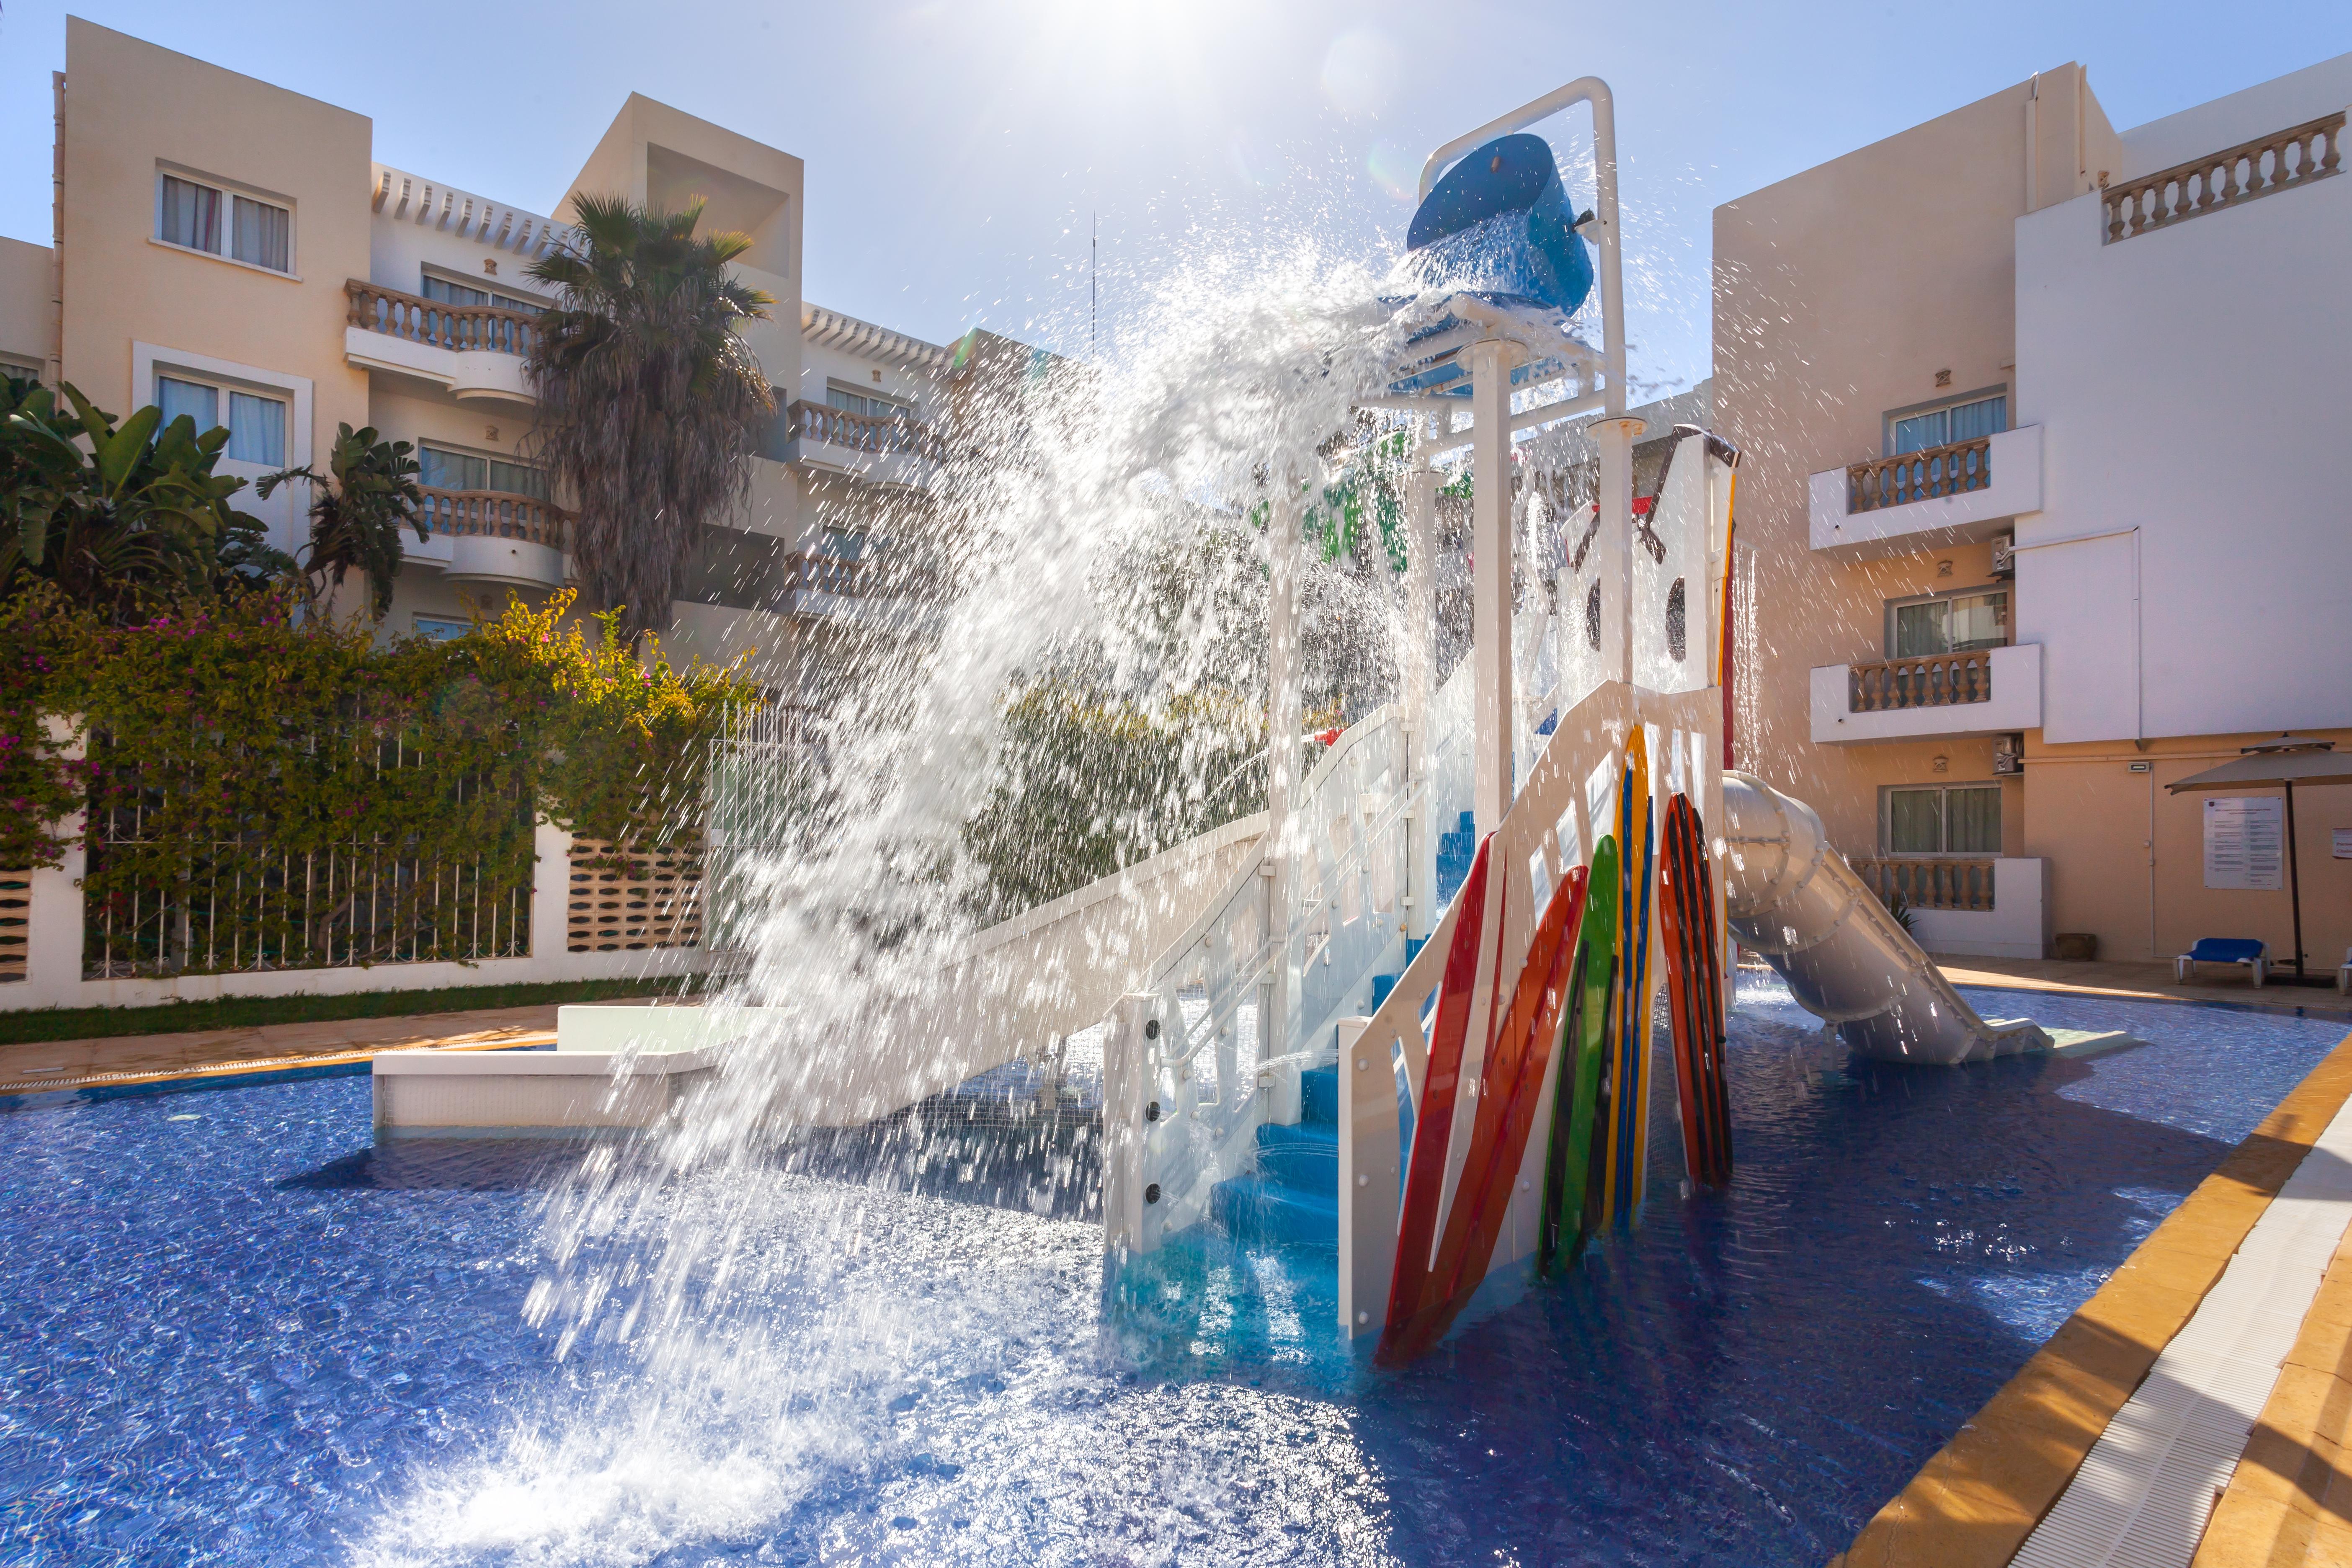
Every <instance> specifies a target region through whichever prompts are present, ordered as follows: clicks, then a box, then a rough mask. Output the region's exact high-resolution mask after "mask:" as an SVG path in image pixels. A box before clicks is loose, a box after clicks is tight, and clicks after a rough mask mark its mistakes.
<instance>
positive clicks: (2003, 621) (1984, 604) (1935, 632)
mask: <svg viewBox="0 0 2352 1568" xmlns="http://www.w3.org/2000/svg"><path fill="white" fill-rule="evenodd" d="M2008 644H2009V590H2008V589H2006V588H1997V589H1994V590H1992V591H1991V592H1990V593H1982V594H1953V595H1946V596H1944V597H1941V598H1934V599H1912V600H1907V601H1898V602H1896V603H1894V604H1890V605H1887V606H1886V657H1887V658H1929V657H1931V656H1933V655H1935V654H1939V653H1969V652H1973V651H1974V650H1976V649H1978V648H1984V647H2007V646H2008Z"/></svg>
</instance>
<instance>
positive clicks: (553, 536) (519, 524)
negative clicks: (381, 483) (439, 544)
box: [418, 486, 572, 550]
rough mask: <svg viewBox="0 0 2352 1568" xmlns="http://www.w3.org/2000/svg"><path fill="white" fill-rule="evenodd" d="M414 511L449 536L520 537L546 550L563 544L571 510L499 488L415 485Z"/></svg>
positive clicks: (435, 530) (434, 529)
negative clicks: (420, 501) (418, 501)
mask: <svg viewBox="0 0 2352 1568" xmlns="http://www.w3.org/2000/svg"><path fill="white" fill-rule="evenodd" d="M418 488H419V489H422V490H423V491H424V492H425V504H424V506H422V507H421V508H419V509H418V515H419V516H421V517H422V518H423V519H424V520H425V526H427V527H428V528H430V529H432V531H434V532H436V533H446V534H448V535H450V536H451V537H453V538H485V539H521V540H528V541H529V542H531V543H533V544H544V545H546V546H547V547H548V548H549V549H550V550H561V549H562V548H563V547H564V542H565V540H566V539H567V538H568V537H569V536H570V535H569V525H570V523H571V521H572V518H571V514H570V513H568V512H566V511H564V510H562V508H560V507H555V506H551V505H550V504H548V503H547V502H546V501H543V500H532V499H531V498H530V497H529V496H518V495H509V494H507V493H505V492H504V491H501V490H444V489H433V488H432V487H430V486H419V487H418Z"/></svg>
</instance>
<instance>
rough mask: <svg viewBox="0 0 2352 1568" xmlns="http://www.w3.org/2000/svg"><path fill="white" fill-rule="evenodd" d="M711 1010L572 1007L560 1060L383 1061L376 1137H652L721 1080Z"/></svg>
mask: <svg viewBox="0 0 2352 1568" xmlns="http://www.w3.org/2000/svg"><path fill="white" fill-rule="evenodd" d="M722 1022H731V1024H732V1025H733V1026H734V1028H735V1029H736V1031H738V1032H740V1028H741V1023H742V1016H741V1014H740V1011H739V1012H734V1013H731V1014H730V1013H713V1012H708V1011H706V1010H705V1009H703V1008H700V1007H599V1006H572V1007H562V1008H559V1009H557V1011H556V1015H555V1049H553V1050H551V1051H536V1050H523V1051H478V1050H473V1051H469V1050H416V1051H396V1052H387V1053H385V1054H383V1055H382V1056H379V1057H377V1058H375V1063H374V1073H373V1081H374V1087H375V1135H376V1137H377V1139H378V1140H379V1141H381V1140H385V1139H394V1138H530V1137H548V1136H561V1135H564V1134H570V1133H579V1132H590V1133H594V1132H626V1131H635V1130H637V1129H641V1128H646V1127H650V1126H652V1125H653V1124H654V1123H656V1122H657V1121H660V1120H661V1119H662V1118H663V1117H664V1116H665V1115H667V1114H668V1112H669V1110H670V1109H671V1108H672V1107H673V1106H675V1105H676V1104H677V1102H678V1100H681V1099H682V1098H684V1097H685V1096H686V1095H687V1094H688V1092H690V1091H691V1090H692V1089H693V1088H694V1087H695V1086H696V1085H697V1084H698V1083H700V1082H702V1081H703V1080H705V1079H708V1078H709V1076H710V1075H711V1074H712V1073H713V1072H715V1071H716V1070H717V1069H718V1065H719V1047H720V1046H721V1045H722V1044H723V1043H724V1042H723V1041H722V1040H719V1039H718V1038H716V1036H717V1035H718V1034H719V1029H720V1027H721V1026H722Z"/></svg>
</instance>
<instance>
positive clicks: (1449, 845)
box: [1437, 811, 1478, 909]
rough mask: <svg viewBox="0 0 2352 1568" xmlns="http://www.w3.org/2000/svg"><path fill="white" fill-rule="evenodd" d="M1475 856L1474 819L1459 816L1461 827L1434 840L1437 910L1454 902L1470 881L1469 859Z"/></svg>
mask: <svg viewBox="0 0 2352 1568" xmlns="http://www.w3.org/2000/svg"><path fill="white" fill-rule="evenodd" d="M1477 853H1478V828H1477V825H1476V819H1475V817H1474V816H1472V814H1471V813H1469V812H1466V811H1465V812H1464V813H1463V814H1462V821H1461V824H1460V825H1459V826H1456V827H1454V829H1453V830H1452V831H1451V832H1447V833H1441V834H1439V835H1438V836H1437V904H1438V907H1439V908H1440V909H1443V908H1444V907H1445V906H1446V905H1447V904H1450V903H1452V902H1453V901H1454V894H1456V893H1458V892H1460V891H1461V890H1462V884H1463V883H1464V882H1465V880H1467V879H1469V876H1470V861H1471V858H1473V857H1474V856H1475V855H1476V854H1477Z"/></svg>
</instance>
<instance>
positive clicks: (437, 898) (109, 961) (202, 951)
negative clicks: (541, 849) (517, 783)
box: [82, 740, 533, 980]
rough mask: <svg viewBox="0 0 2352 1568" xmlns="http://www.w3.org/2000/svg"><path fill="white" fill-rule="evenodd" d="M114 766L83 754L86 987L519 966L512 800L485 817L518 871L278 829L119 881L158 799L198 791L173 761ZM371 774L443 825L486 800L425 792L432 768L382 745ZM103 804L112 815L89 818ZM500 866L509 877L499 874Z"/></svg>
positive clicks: (525, 859)
mask: <svg viewBox="0 0 2352 1568" xmlns="http://www.w3.org/2000/svg"><path fill="white" fill-rule="evenodd" d="M112 751H114V749H113V748H110V747H108V746H106V745H105V744H104V742H102V741H101V742H100V743H99V744H98V745H97V746H96V747H94V755H95V756H97V757H99V758H100V759H101V765H102V766H103V767H105V768H106V770H107V779H108V783H109V784H110V787H109V788H107V789H106V791H105V793H104V795H101V796H98V797H96V798H94V800H93V805H92V806H91V810H90V820H89V834H88V838H87V844H88V859H87V862H86V865H85V871H84V878H83V881H84V887H85V889H86V891H85V896H84V898H83V901H82V918H83V922H84V934H83V941H82V952H83V961H82V970H83V977H84V978H85V979H90V980H117V979H130V978H136V977H154V976H167V975H174V974H191V973H247V972H253V971H258V970H274V969H331V968H345V967H353V966H359V965H365V964H376V963H428V962H436V961H442V962H446V961H450V960H457V961H463V962H470V961H476V960H480V959H487V958H524V957H528V956H530V886H531V861H530V855H529V853H528V846H529V844H530V834H531V825H532V820H533V811H532V802H531V801H530V800H529V799H528V798H526V797H525V796H524V795H523V794H522V792H520V790H514V791H510V792H509V793H510V794H512V795H513V797H514V798H513V799H512V800H511V801H510V802H509V807H510V809H509V811H506V812H501V813H498V814H495V815H494V816H493V817H492V820H493V821H494V822H497V823H499V826H500V828H501V829H502V830H504V831H509V832H513V833H516V834H519V835H520V837H521V840H522V844H523V847H524V853H522V854H521V855H520V857H519V858H517V857H511V856H509V857H499V856H495V855H490V854H477V855H446V854H426V853H421V852H419V849H418V847H417V846H416V845H415V844H414V843H408V842H399V841H389V840H385V839H381V838H375V839H371V838H362V837H352V838H350V839H345V840H341V841H340V842H331V843H330V844H328V845H326V846H324V847H309V848H301V849H293V848H274V847H273V844H272V840H273V831H272V829H273V826H275V825H273V824H271V823H269V822H267V821H257V822H256V823H254V824H253V826H252V831H250V832H249V833H247V834H245V835H243V836H241V837H236V838H232V839H221V840H215V841H213V842H209V843H205V842H198V843H192V844H188V845H186V846H185V847H184V849H183V850H182V852H181V855H180V857H179V859H178V864H177V866H176V868H175V870H174V872H173V874H172V875H168V876H167V875H163V874H157V873H152V872H150V873H146V874H141V873H139V872H137V871H135V870H129V871H128V872H127V874H124V875H116V874H115V873H117V872H119V871H124V870H125V869H126V868H131V867H136V866H137V865H138V864H139V862H141V861H142V860H143V861H147V862H149V863H150V864H151V865H152V862H153V861H154V859H155V858H158V857H157V856H156V855H155V853H154V852H155V851H157V850H158V849H160V848H162V847H163V844H164V841H163V839H162V838H161V837H151V835H155V834H158V833H160V831H161V827H160V820H159V819H161V818H162V817H163V813H164V810H165V808H166V805H167V803H168V800H169V795H170V792H171V791H173V790H174V789H184V788H194V787H197V786H196V784H194V773H193V772H192V771H191V770H189V769H187V768H185V767H184V766H181V765H179V764H177V763H175V761H174V760H173V759H171V758H168V757H167V758H164V759H163V760H161V761H158V762H146V761H140V760H131V759H126V758H123V757H121V754H120V753H119V752H115V754H114V755H112V756H109V752H112ZM372 764H373V767H374V769H375V772H376V777H377V779H378V781H379V782H380V783H381V784H382V785H383V787H385V788H397V787H403V786H410V787H429V788H433V789H435V790H436V791H437V792H439V793H440V795H441V797H442V799H443V800H444V801H445V802H446V805H448V807H449V808H451V809H452V810H467V811H471V810H474V809H476V808H477V807H478V806H479V805H481V804H482V801H481V795H482V793H483V791H484V789H485V788H486V787H488V786H485V785H484V784H482V783H481V782H479V781H477V780H473V779H468V778H465V777H457V778H451V779H442V780H431V779H429V777H428V775H427V774H426V773H425V770H428V769H430V768H431V767H432V765H433V763H432V759H431V758H429V757H427V756H425V755H424V754H423V753H421V752H418V751H417V750H415V748H414V747H411V746H408V745H406V744H405V743H404V742H400V741H397V740H392V741H386V742H383V743H382V744H381V745H380V746H379V747H378V748H377V751H376V755H375V756H374V758H373V759H372ZM399 775H408V776H406V777H402V776H399ZM106 799H110V800H111V801H112V802H113V803H114V804H112V805H101V804H100V801H101V800H106ZM281 831H282V830H281ZM501 859H506V860H508V861H509V862H510V864H512V865H514V866H515V867H516V868H515V869H513V870H510V871H509V873H508V874H503V875H502V874H500V872H499V861H500V860H501Z"/></svg>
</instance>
